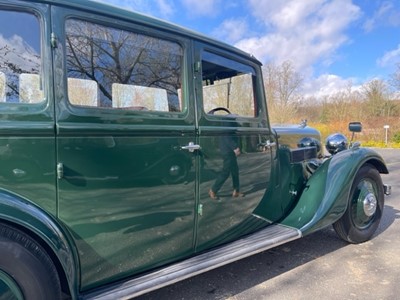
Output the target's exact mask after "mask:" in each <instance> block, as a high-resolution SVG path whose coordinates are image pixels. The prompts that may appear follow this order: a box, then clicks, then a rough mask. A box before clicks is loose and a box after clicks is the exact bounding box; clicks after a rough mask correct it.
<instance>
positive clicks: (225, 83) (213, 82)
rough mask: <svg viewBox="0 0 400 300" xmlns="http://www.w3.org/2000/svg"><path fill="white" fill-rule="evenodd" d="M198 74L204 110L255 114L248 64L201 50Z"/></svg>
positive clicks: (252, 115) (253, 74) (251, 78)
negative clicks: (199, 72) (201, 76)
mask: <svg viewBox="0 0 400 300" xmlns="http://www.w3.org/2000/svg"><path fill="white" fill-rule="evenodd" d="M202 75H203V105H204V111H205V112H206V113H208V114H227V113H231V114H234V115H239V116H245V117H256V109H255V107H256V106H255V101H256V99H255V93H254V83H253V81H254V80H255V71H254V69H253V68H252V67H250V66H247V65H244V64H242V63H239V62H236V61H233V60H230V59H227V58H225V57H222V56H219V55H215V54H212V53H209V52H203V58H202Z"/></svg>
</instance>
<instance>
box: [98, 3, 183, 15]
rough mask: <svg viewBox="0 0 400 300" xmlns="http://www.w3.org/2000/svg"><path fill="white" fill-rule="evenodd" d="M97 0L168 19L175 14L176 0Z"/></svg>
mask: <svg viewBox="0 0 400 300" xmlns="http://www.w3.org/2000/svg"><path fill="white" fill-rule="evenodd" d="M96 1H99V2H103V3H107V4H111V5H114V6H117V7H121V8H124V9H128V10H132V11H136V12H141V13H145V14H149V15H152V16H158V17H161V18H166V19H168V18H170V17H171V16H172V15H173V14H175V5H174V4H175V3H174V1H167V0H155V1H153V2H150V1H148V0H96Z"/></svg>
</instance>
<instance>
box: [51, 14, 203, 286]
mask: <svg viewBox="0 0 400 300" xmlns="http://www.w3.org/2000/svg"><path fill="white" fill-rule="evenodd" d="M52 14H53V17H52V19H53V20H54V22H55V23H54V24H53V30H54V32H55V33H56V36H57V37H58V40H59V44H58V45H57V48H55V49H54V61H55V70H56V71H55V73H56V78H55V80H56V83H55V87H56V93H57V94H56V105H57V107H56V118H57V159H58V173H59V181H58V188H59V189H58V190H59V194H58V209H59V217H60V219H61V220H62V221H63V222H64V223H65V224H66V225H67V226H68V228H69V229H70V231H71V233H72V235H73V237H74V239H75V242H76V244H77V245H78V253H79V257H80V263H81V270H82V271H81V274H82V275H81V276H82V278H81V284H82V289H83V290H85V289H88V288H91V287H95V286H97V285H99V284H101V283H104V282H106V281H111V280H117V279H119V278H122V277H124V276H128V275H132V274H135V273H138V272H141V271H145V270H147V269H149V268H154V267H157V266H160V265H162V264H165V263H168V262H171V261H173V260H175V259H179V258H183V257H185V256H187V255H190V254H191V253H192V252H193V234H194V233H193V228H194V219H195V215H194V208H195V180H194V179H195V177H194V176H195V171H196V170H195V155H196V152H191V151H190V150H191V149H190V147H189V149H187V147H186V148H185V146H187V145H189V144H190V143H191V142H192V143H195V125H194V120H195V118H194V105H193V104H190V103H191V102H192V101H189V97H190V96H189V95H190V94H193V92H192V93H191V91H190V87H189V85H188V84H187V80H186V79H185V78H186V77H187V74H186V72H187V71H186V70H185V68H184V66H185V65H186V64H187V62H186V60H188V59H189V58H188V56H187V53H189V54H190V51H188V50H187V49H188V47H189V46H188V45H189V44H190V43H189V42H188V41H187V40H185V39H184V38H177V37H175V36H172V35H168V34H166V33H163V32H158V31H156V30H152V29H150V28H147V27H142V26H139V25H135V26H132V25H131V24H127V23H124V22H116V20H115V19H113V20H108V19H107V18H100V17H96V18H95V17H93V16H92V15H89V14H88V15H86V14H84V13H82V12H76V11H73V10H66V9H63V10H61V9H58V8H53V10H52Z"/></svg>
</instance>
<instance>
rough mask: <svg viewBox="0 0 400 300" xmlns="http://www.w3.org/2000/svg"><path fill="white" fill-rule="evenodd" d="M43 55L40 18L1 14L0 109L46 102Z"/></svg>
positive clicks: (22, 13)
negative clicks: (10, 104)
mask: <svg viewBox="0 0 400 300" xmlns="http://www.w3.org/2000/svg"><path fill="white" fill-rule="evenodd" d="M40 53H41V50H40V25H39V20H38V19H37V17H36V16H35V15H33V14H29V13H24V12H14V11H0V105H1V104H2V103H38V102H41V101H43V100H44V93H43V87H42V83H41V76H40V72H41V55H40Z"/></svg>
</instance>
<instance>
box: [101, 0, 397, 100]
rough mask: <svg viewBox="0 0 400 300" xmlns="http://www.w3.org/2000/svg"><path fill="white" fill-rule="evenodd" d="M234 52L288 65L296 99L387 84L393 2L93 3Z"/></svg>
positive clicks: (392, 67)
mask: <svg viewBox="0 0 400 300" xmlns="http://www.w3.org/2000/svg"><path fill="white" fill-rule="evenodd" d="M97 1H99V2H104V3H108V4H111V5H114V6H118V7H122V8H125V9H129V10H133V11H137V12H141V13H144V14H147V15H151V16H154V17H157V18H160V19H163V20H166V21H169V22H172V23H175V24H177V25H180V26H183V27H186V28H189V29H192V30H195V31H198V32H200V33H202V34H205V35H207V36H211V37H213V38H216V39H218V40H222V41H224V42H226V43H229V44H231V45H234V46H236V47H238V48H240V49H242V50H244V51H246V52H249V53H251V54H253V55H254V56H256V57H257V58H258V59H259V60H260V61H261V62H262V63H263V64H268V63H274V64H277V65H279V64H281V63H282V62H284V61H290V62H291V63H292V65H293V66H294V67H295V69H296V71H297V72H299V73H300V74H301V75H302V76H303V77H304V86H303V94H304V95H315V96H323V95H329V94H332V93H334V92H336V91H338V90H341V89H345V88H346V87H348V86H349V84H351V85H352V86H353V87H357V86H361V85H362V84H364V83H366V82H368V81H370V80H373V79H383V80H386V79H388V78H389V76H390V74H393V73H394V72H395V71H396V65H397V64H398V63H400V1H399V0H305V1H299V0H97Z"/></svg>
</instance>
